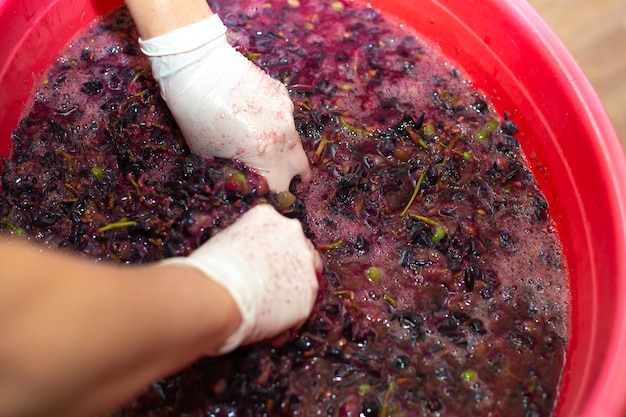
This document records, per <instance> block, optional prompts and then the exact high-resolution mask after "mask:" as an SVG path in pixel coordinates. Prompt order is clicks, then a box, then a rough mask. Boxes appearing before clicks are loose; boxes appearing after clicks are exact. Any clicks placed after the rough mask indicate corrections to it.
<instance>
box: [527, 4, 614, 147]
mask: <svg viewBox="0 0 626 417" xmlns="http://www.w3.org/2000/svg"><path fill="white" fill-rule="evenodd" d="M528 2H529V3H530V5H531V6H533V7H534V8H535V10H537V12H539V14H540V15H541V16H542V17H543V19H544V20H545V21H546V23H548V25H549V26H550V27H551V28H552V29H553V30H554V32H555V33H556V34H557V35H558V36H559V38H560V39H561V40H562V41H563V43H564V44H565V46H566V47H567V48H568V49H569V51H570V52H571V53H572V55H573V56H574V58H576V60H577V61H578V63H579V65H580V67H581V68H582V70H583V71H584V72H585V74H586V75H587V77H588V78H589V81H590V82H591V84H592V85H593V86H594V88H595V90H596V92H597V93H598V95H599V96H600V99H601V100H602V102H603V103H604V106H605V107H606V109H607V112H608V113H609V116H610V117H611V120H612V121H613V125H614V126H615V129H616V130H617V134H618V135H619V137H620V138H621V141H622V145H623V146H624V147H625V148H626V0H528Z"/></svg>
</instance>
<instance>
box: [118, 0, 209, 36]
mask: <svg viewBox="0 0 626 417" xmlns="http://www.w3.org/2000/svg"><path fill="white" fill-rule="evenodd" d="M126 6H127V7H128V9H129V10H130V13H131V15H132V16H133V20H134V21H135V24H136V26H137V30H138V31H139V36H141V37H142V38H143V39H150V38H154V37H156V36H159V35H163V34H165V33H167V32H170V31H172V30H174V29H178V28H180V27H182V26H186V25H189V24H192V23H196V22H199V21H202V20H204V19H207V18H208V17H210V16H211V15H212V14H213V12H211V8H210V7H209V5H208V3H207V2H206V0H126Z"/></svg>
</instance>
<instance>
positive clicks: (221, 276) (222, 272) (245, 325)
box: [159, 257, 253, 355]
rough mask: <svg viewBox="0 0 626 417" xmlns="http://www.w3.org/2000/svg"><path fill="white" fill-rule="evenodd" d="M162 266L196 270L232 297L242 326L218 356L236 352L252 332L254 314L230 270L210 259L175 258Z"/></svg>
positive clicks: (162, 263) (169, 259)
mask: <svg viewBox="0 0 626 417" xmlns="http://www.w3.org/2000/svg"><path fill="white" fill-rule="evenodd" d="M159 263H160V265H183V266H187V267H191V268H196V269H198V270H200V272H202V273H203V274H204V275H205V276H206V277H207V279H211V280H213V281H214V282H216V283H218V284H219V285H221V286H222V287H224V288H225V289H226V291H228V293H229V294H230V296H231V297H232V298H233V300H234V301H235V304H236V305H237V308H238V309H239V313H240V314H241V324H240V325H239V327H238V328H237V330H235V332H234V333H233V334H231V335H230V336H229V337H228V338H227V339H226V341H225V342H224V344H223V345H222V346H221V347H220V349H219V351H218V352H217V354H220V355H222V354H226V353H229V352H232V351H233V350H235V349H236V348H237V347H239V345H241V343H242V342H243V341H244V340H245V338H246V337H247V336H248V334H249V333H250V332H251V331H252V324H253V320H252V315H253V312H252V311H251V310H250V306H249V305H247V304H246V303H245V302H244V300H242V298H241V296H240V295H241V290H240V289H238V288H236V284H234V285H233V283H234V282H236V280H229V279H228V277H229V276H230V274H231V272H229V270H228V268H224V267H223V266H222V265H220V263H219V261H218V262H211V261H210V260H208V259H203V260H198V259H195V258H193V257H174V258H168V259H165V260H162V261H160V262H159ZM207 354H208V355H215V354H216V352H207Z"/></svg>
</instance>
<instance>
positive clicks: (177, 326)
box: [0, 240, 241, 417]
mask: <svg viewBox="0 0 626 417" xmlns="http://www.w3.org/2000/svg"><path fill="white" fill-rule="evenodd" d="M0 264H1V265H2V266H3V270H2V275H1V277H0V328H1V329H2V331H1V332H0V416H3V417H4V416H12V417H16V416H39V415H46V416H57V415H58V416H63V417H71V416H81V417H83V416H84V415H87V414H88V413H90V412H94V411H102V410H105V409H106V408H108V407H111V406H112V405H115V404H119V403H120V402H122V401H125V400H126V399H128V398H130V397H131V396H133V395H136V394H138V393H139V392H140V391H141V390H142V389H143V388H144V387H146V386H148V385H149V384H150V383H151V382H153V381H155V380H157V379H158V378H160V377H163V376H166V375H168V374H170V373H172V372H174V371H176V370H178V369H180V368H182V367H184V366H186V365H188V364H189V363H191V362H193V361H194V360H196V359H197V358H199V357H200V356H202V355H203V354H204V353H205V352H207V351H217V350H218V349H219V347H220V346H221V345H222V344H223V343H224V341H225V340H226V339H227V337H228V336H229V335H230V334H232V333H233V332H234V331H235V330H236V329H237V327H238V326H239V324H240V322H241V316H240V314H239V312H238V310H237V307H236V305H235V303H234V302H233V300H232V298H231V297H229V296H228V293H227V292H226V291H225V289H224V288H223V287H221V286H220V285H218V284H216V283H215V282H213V281H212V280H210V279H207V278H206V277H205V276H204V275H202V274H201V273H200V272H199V271H197V270H195V269H194V268H189V267H185V266H181V265H161V266H136V267H122V266H114V265H105V264H102V263H100V264H95V263H93V262H91V261H88V260H85V259H78V258H75V257H73V256H68V255H65V254H60V253H56V252H43V251H41V250H40V249H39V248H38V247H33V246H30V245H25V244H23V243H18V242H8V241H6V240H0Z"/></svg>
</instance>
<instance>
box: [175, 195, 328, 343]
mask: <svg viewBox="0 0 626 417" xmlns="http://www.w3.org/2000/svg"><path fill="white" fill-rule="evenodd" d="M163 263H170V264H171V263H178V264H183V265H187V266H191V267H195V268H197V269H199V270H200V271H202V272H203V273H204V274H205V275H206V276H207V278H209V279H213V280H215V281H216V282H218V283H219V284H221V285H222V286H223V287H225V288H226V290H227V291H228V292H229V293H230V295H231V296H232V297H233V299H234V300H235V303H236V304H237V306H238V308H239V311H240V313H241V316H242V318H243V320H242V323H241V326H240V327H239V329H238V330H237V331H236V332H235V333H234V334H232V335H231V336H230V337H229V338H228V340H227V341H226V343H225V344H224V345H223V346H222V348H221V349H220V350H219V352H207V354H209V355H214V354H215V353H220V354H222V353H227V352H230V351H232V350H234V349H235V348H237V347H238V346H240V345H242V344H249V343H254V342H257V341H260V340H263V339H267V338H271V337H273V336H276V335H278V334H280V333H281V332H283V331H285V330H288V329H290V328H292V327H295V326H300V325H302V323H304V320H305V319H306V318H307V317H308V315H309V314H310V313H311V309H312V308H313V304H314V302H315V298H316V296H317V290H318V281H317V274H318V273H321V271H322V261H321V259H320V257H319V254H318V253H317V252H316V251H315V248H314V247H313V244H312V243H311V242H310V241H309V240H308V239H307V238H305V236H304V233H303V231H302V227H301V225H300V223H299V222H298V221H297V220H295V219H288V218H286V217H284V216H282V215H281V214H279V213H278V212H277V211H276V210H274V208H273V207H272V206H270V205H268V204H262V205H259V206H255V207H253V208H252V209H250V210H249V211H248V212H247V213H245V214H244V215H243V216H242V217H241V218H240V219H238V220H237V221H236V222H235V223H234V224H233V225H231V226H230V227H228V228H226V229H224V230H223V231H221V232H220V233H218V234H217V235H215V236H213V237H212V238H211V239H209V240H208V241H207V242H206V243H204V244H203V245H202V246H200V247H199V248H198V249H196V250H195V251H194V252H193V253H191V255H189V256H188V257H177V258H170V259H167V260H165V261H163Z"/></svg>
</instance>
